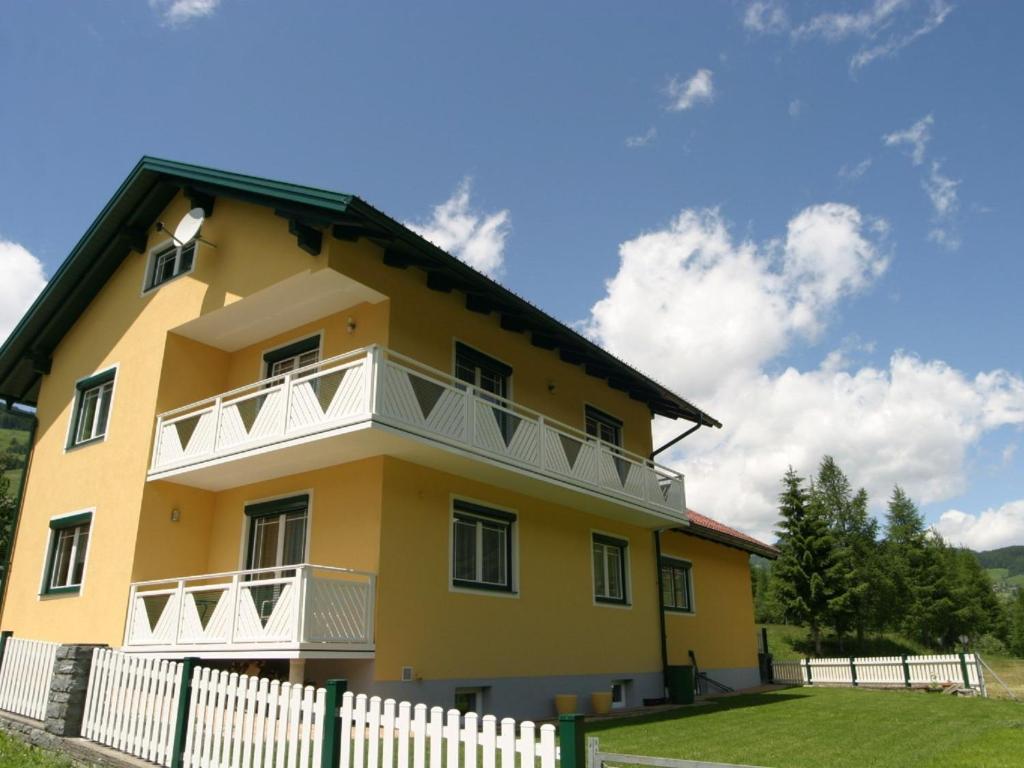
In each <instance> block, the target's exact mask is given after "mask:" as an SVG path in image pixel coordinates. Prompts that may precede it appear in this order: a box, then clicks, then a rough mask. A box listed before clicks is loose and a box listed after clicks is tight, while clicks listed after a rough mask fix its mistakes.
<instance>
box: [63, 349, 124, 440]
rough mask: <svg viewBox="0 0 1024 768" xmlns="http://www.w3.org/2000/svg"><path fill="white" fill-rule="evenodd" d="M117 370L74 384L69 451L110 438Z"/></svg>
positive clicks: (98, 374) (112, 369)
mask: <svg viewBox="0 0 1024 768" xmlns="http://www.w3.org/2000/svg"><path fill="white" fill-rule="evenodd" d="M115 374H116V369H114V368H111V369H110V370H107V371H103V372H102V373H97V374H96V375H95V376H90V377H88V378H85V379H82V380H81V381H79V382H78V383H76V384H75V402H74V406H73V410H72V414H71V428H70V429H69V430H68V445H67V447H68V448H72V447H74V446H76V445H82V444H84V443H91V442H95V441H99V440H102V439H103V438H104V437H106V435H107V426H108V424H109V421H110V405H111V402H112V401H113V398H114V376H115Z"/></svg>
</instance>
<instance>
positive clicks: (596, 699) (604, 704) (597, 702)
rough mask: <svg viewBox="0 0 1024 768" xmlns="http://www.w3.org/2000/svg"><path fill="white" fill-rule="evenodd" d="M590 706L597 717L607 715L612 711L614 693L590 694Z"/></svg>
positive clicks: (600, 692)
mask: <svg viewBox="0 0 1024 768" xmlns="http://www.w3.org/2000/svg"><path fill="white" fill-rule="evenodd" d="M590 706H591V708H592V709H593V710H594V714H595V715H607V714H608V713H609V712H611V711H612V692H611V691H599V692H597V693H592V694H590Z"/></svg>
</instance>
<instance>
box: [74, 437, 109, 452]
mask: <svg viewBox="0 0 1024 768" xmlns="http://www.w3.org/2000/svg"><path fill="white" fill-rule="evenodd" d="M106 439H107V436H106V435H100V436H99V437H91V438H89V439H88V440H83V441H82V442H80V443H71V444H69V445H68V446H67V448H65V449H64V451H65V452H67V451H73V450H75V449H76V448H85V447H86V446H87V445H96V444H97V443H102V442H104V441H105V440H106Z"/></svg>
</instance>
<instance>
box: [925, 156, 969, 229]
mask: <svg viewBox="0 0 1024 768" xmlns="http://www.w3.org/2000/svg"><path fill="white" fill-rule="evenodd" d="M921 186H923V187H924V191H925V192H927V193H928V199H929V200H931V201H932V207H933V208H934V209H935V215H936V216H937V217H939V218H944V217H947V216H950V215H952V214H953V213H955V212H956V210H957V208H959V206H960V202H959V199H958V195H957V189H956V188H957V187H958V186H960V182H959V180H957V179H951V178H949V177H948V176H943V175H942V164H941V163H939V162H938V161H937V160H933V161H932V166H931V170H930V171H929V172H928V175H927V176H926V177H925V179H924V181H922V182H921Z"/></svg>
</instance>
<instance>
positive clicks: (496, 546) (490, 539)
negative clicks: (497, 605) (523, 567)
mask: <svg viewBox="0 0 1024 768" xmlns="http://www.w3.org/2000/svg"><path fill="white" fill-rule="evenodd" d="M481 525H482V532H481V535H482V539H483V541H482V552H481V553H480V557H481V561H482V563H481V571H482V573H481V577H482V580H483V581H484V582H486V583H488V584H505V583H507V582H506V577H505V573H506V563H505V560H506V557H505V554H506V543H507V540H506V537H507V535H508V534H507V528H506V527H505V526H503V525H497V524H493V523H481Z"/></svg>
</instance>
